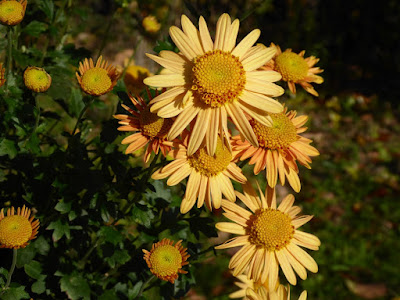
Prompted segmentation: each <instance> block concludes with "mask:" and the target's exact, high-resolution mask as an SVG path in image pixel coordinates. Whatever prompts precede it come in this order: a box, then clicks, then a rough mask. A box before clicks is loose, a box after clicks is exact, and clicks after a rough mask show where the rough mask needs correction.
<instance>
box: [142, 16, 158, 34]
mask: <svg viewBox="0 0 400 300" xmlns="http://www.w3.org/2000/svg"><path fill="white" fill-rule="evenodd" d="M142 26H143V28H144V30H146V31H147V32H148V33H157V32H158V31H159V30H160V28H161V24H160V23H158V21H157V19H156V17H155V16H147V17H145V18H144V19H143V22H142Z"/></svg>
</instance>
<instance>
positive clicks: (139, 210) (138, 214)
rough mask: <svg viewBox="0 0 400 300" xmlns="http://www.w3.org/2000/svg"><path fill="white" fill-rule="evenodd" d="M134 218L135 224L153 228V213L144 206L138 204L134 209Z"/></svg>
mask: <svg viewBox="0 0 400 300" xmlns="http://www.w3.org/2000/svg"><path fill="white" fill-rule="evenodd" d="M132 217H133V218H134V220H135V222H137V223H139V224H142V225H144V226H145V227H147V228H150V226H151V220H153V219H154V214H153V212H152V211H151V210H150V209H149V208H147V207H146V206H144V205H140V204H136V205H135V207H134V208H133V209H132Z"/></svg>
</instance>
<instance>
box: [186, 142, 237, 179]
mask: <svg viewBox="0 0 400 300" xmlns="http://www.w3.org/2000/svg"><path fill="white" fill-rule="evenodd" d="M231 161H232V154H231V153H230V152H229V149H228V148H227V147H226V146H224V145H223V144H222V141H221V139H220V138H218V141H217V148H216V150H215V154H214V155H213V156H211V155H208V153H207V149H206V147H203V148H200V149H199V150H197V151H196V153H194V154H193V155H192V156H189V157H188V162H189V164H190V166H191V167H192V168H194V169H196V171H197V172H199V173H201V174H203V175H205V176H207V177H212V176H215V175H217V174H219V173H220V172H222V171H224V170H226V168H227V166H228V165H229V163H230V162H231Z"/></svg>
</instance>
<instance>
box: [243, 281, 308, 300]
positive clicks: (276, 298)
mask: <svg viewBox="0 0 400 300" xmlns="http://www.w3.org/2000/svg"><path fill="white" fill-rule="evenodd" d="M246 296H247V299H249V300H290V286H287V287H285V286H284V285H282V284H281V285H279V287H278V289H277V290H276V291H268V289H266V288H265V287H263V286H262V287H260V288H259V289H258V290H257V291H255V290H254V289H252V288H248V289H247V290H246ZM306 299H307V291H303V292H302V293H301V295H300V297H299V299H298V300H306Z"/></svg>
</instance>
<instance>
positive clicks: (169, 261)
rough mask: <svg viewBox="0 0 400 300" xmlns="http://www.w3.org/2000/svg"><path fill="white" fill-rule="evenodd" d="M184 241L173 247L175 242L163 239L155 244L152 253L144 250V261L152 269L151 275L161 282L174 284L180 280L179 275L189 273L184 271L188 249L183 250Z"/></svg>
mask: <svg viewBox="0 0 400 300" xmlns="http://www.w3.org/2000/svg"><path fill="white" fill-rule="evenodd" d="M181 242H182V241H179V242H177V243H176V244H175V246H173V244H174V242H173V241H171V240H169V239H163V240H162V241H161V242H158V243H155V244H153V246H152V247H151V251H147V250H145V249H143V252H144V257H143V258H144V260H145V261H146V262H147V265H148V266H149V268H150V271H151V273H153V274H154V275H155V276H157V277H158V278H160V279H161V280H165V281H169V282H171V283H174V282H175V280H176V279H177V278H178V273H182V274H186V273H187V271H184V270H182V267H183V266H184V265H187V264H188V263H189V262H187V259H188V258H189V256H190V255H189V254H187V252H186V250H187V248H183V247H182V245H181Z"/></svg>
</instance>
